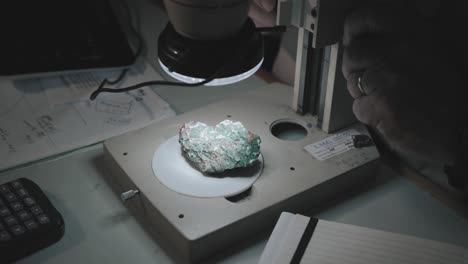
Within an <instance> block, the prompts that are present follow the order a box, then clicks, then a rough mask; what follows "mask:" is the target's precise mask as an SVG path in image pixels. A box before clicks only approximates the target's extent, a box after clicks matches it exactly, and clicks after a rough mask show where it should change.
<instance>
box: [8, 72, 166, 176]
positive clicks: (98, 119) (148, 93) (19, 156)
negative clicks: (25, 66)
mask: <svg viewBox="0 0 468 264" xmlns="http://www.w3.org/2000/svg"><path fill="white" fill-rule="evenodd" d="M145 67H146V68H145V69H146V70H145V71H142V72H140V74H136V75H134V77H135V76H137V77H135V78H131V77H132V75H130V76H129V78H127V80H126V83H131V82H139V81H140V80H143V79H144V78H148V79H150V78H155V79H160V77H159V75H158V74H157V73H156V72H154V70H152V69H151V67H150V66H149V65H147V64H146V66H145ZM148 72H150V73H149V74H148ZM145 74H148V75H145ZM83 76H84V75H83ZM83 76H67V77H59V78H47V79H31V80H19V81H14V82H13V83H12V82H10V81H6V80H0V87H1V90H0V94H1V95H2V96H0V98H1V99H0V170H2V169H6V168H11V167H14V166H17V165H20V164H24V163H27V162H31V161H35V160H38V159H42V158H46V157H50V156H53V155H56V154H59V153H63V152H66V151H70V150H73V149H77V148H80V147H83V146H87V145H90V144H94V143H96V142H100V141H103V140H105V139H107V138H110V137H113V136H116V135H120V134H123V133H125V132H128V131H131V130H135V129H138V128H141V127H143V126H146V125H148V124H150V123H153V122H157V121H159V120H162V119H165V118H168V117H172V116H174V115H175V113H174V111H173V110H172V109H171V107H170V106H169V105H168V104H167V103H166V102H165V101H164V100H162V99H161V98H160V97H159V96H158V95H157V94H155V93H154V92H153V91H152V90H151V89H150V88H148V87H145V88H142V89H139V90H135V91H132V92H127V93H121V94H101V95H100V96H99V97H98V98H97V99H96V100H95V101H89V100H88V99H87V96H88V95H89V93H90V91H91V90H92V89H94V88H95V86H94V87H93V85H92V84H95V83H96V82H98V81H93V79H92V78H91V77H90V78H89V79H88V78H85V77H83ZM89 76H91V75H89ZM73 78H75V81H74V82H73V84H69V85H65V86H64V85H63V83H62V82H63V80H71V79H73ZM77 80H83V82H79V81H77ZM70 83H71V82H70ZM60 87H62V88H63V89H62V90H61V88H60ZM80 87H82V88H80ZM49 89H57V90H56V93H55V92H50V91H48V90H49ZM80 89H81V90H80ZM74 90H75V91H76V90H77V91H79V92H78V93H75V91H74Z"/></svg>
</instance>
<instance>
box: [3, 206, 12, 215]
mask: <svg viewBox="0 0 468 264" xmlns="http://www.w3.org/2000/svg"><path fill="white" fill-rule="evenodd" d="M10 214H11V213H10V210H9V209H8V208H6V207H0V216H1V217H5V216H8V215H10Z"/></svg>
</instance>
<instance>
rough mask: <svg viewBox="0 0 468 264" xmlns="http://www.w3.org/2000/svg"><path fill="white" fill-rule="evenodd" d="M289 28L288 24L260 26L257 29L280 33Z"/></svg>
mask: <svg viewBox="0 0 468 264" xmlns="http://www.w3.org/2000/svg"><path fill="white" fill-rule="evenodd" d="M287 29H288V28H287V27H286V26H282V25H279V26H273V27H258V28H257V29H256V30H257V31H258V32H278V33H284V32H286V30H287Z"/></svg>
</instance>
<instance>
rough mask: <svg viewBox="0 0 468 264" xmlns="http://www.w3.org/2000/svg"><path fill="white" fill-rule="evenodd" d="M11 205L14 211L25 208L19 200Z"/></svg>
mask: <svg viewBox="0 0 468 264" xmlns="http://www.w3.org/2000/svg"><path fill="white" fill-rule="evenodd" d="M10 206H11V209H13V210H14V211H20V210H21V209H23V204H22V203H20V202H18V201H16V202H12V203H11V204H10Z"/></svg>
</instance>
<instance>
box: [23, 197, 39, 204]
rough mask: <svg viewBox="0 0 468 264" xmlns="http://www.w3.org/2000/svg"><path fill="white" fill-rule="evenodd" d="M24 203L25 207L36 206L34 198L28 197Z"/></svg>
mask: <svg viewBox="0 0 468 264" xmlns="http://www.w3.org/2000/svg"><path fill="white" fill-rule="evenodd" d="M24 203H25V204H26V205H27V206H32V205H34V204H36V200H34V198H32V197H30V196H28V197H26V198H24Z"/></svg>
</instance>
